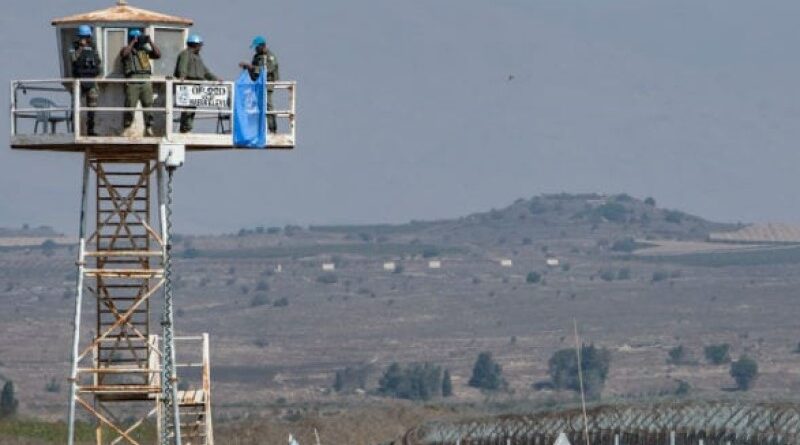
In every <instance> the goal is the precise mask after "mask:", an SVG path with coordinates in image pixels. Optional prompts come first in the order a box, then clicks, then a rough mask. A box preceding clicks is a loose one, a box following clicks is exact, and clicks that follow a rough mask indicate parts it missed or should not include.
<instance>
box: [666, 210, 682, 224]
mask: <svg viewBox="0 0 800 445" xmlns="http://www.w3.org/2000/svg"><path fill="white" fill-rule="evenodd" d="M684 216H686V215H685V214H684V213H683V212H679V211H677V210H667V211H665V212H664V221H666V222H668V223H673V224H680V223H681V222H683V217H684Z"/></svg>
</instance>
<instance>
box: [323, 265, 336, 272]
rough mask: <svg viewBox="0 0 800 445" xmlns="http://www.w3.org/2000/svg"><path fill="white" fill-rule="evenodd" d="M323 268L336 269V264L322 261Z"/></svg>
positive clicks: (330, 270)
mask: <svg viewBox="0 0 800 445" xmlns="http://www.w3.org/2000/svg"><path fill="white" fill-rule="evenodd" d="M322 270H324V271H326V272H332V271H334V270H336V265H335V264H333V263H322Z"/></svg>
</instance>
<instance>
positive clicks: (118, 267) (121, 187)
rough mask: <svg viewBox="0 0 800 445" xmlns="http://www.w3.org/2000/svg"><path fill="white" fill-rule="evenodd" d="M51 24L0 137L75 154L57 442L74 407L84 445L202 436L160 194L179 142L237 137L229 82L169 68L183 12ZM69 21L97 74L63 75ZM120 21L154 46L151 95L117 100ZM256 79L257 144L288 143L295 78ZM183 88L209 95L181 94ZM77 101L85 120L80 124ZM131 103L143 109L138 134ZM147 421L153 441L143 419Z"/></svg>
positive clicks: (194, 147)
mask: <svg viewBox="0 0 800 445" xmlns="http://www.w3.org/2000/svg"><path fill="white" fill-rule="evenodd" d="M52 25H53V26H54V28H55V31H56V32H55V37H56V44H57V49H58V60H59V62H60V70H61V72H60V75H59V76H58V77H56V76H54V78H51V79H45V80H14V81H12V82H11V95H10V98H11V107H10V110H11V111H10V113H11V115H10V118H11V134H10V145H11V147H12V148H14V149H19V150H44V151H46V150H50V151H62V152H74V153H78V154H80V155H81V156H82V157H83V171H82V188H81V199H80V225H79V248H78V258H77V269H78V270H77V286H76V292H75V301H74V303H75V315H74V320H73V329H74V330H73V334H72V335H73V342H72V350H71V353H72V354H71V355H72V361H71V368H70V370H69V376H68V378H69V382H70V390H69V412H68V426H69V428H68V431H69V432H68V438H67V444H68V445H72V444H73V443H74V442H75V424H76V421H77V419H78V418H79V417H80V418H83V419H90V420H91V421H92V422H93V423H94V425H95V440H96V443H97V445H103V444H120V443H121V444H132V445H139V444H142V445H143V444H146V443H158V444H161V445H167V444H169V445H173V444H174V445H180V444H183V445H186V444H191V445H197V444H202V445H213V443H214V435H213V427H212V419H211V382H210V378H211V376H210V366H209V363H210V358H209V345H208V339H209V336H208V334H206V333H199V334H194V335H192V334H183V332H182V333H181V334H182V335H181V336H178V335H176V333H175V331H174V326H175V325H174V308H173V305H174V304H175V303H181V302H182V301H186V300H182V298H181V297H176V296H174V295H173V286H172V272H171V258H170V235H171V230H172V225H171V209H170V206H171V203H172V194H171V191H172V178H173V172H174V171H175V170H176V169H177V168H178V167H180V166H182V165H183V164H184V161H185V155H186V153H187V152H188V153H190V152H192V151H198V150H235V149H236V147H235V146H234V138H233V136H232V134H231V133H232V131H231V122H233V120H234V119H233V118H232V117H233V115H234V111H233V110H234V100H235V97H234V94H235V88H234V83H233V82H227V81H219V82H209V81H180V80H178V79H173V78H171V77H170V76H171V75H172V73H173V71H174V67H175V63H176V59H177V56H178V53H179V52H180V51H182V50H183V49H185V47H186V41H187V38H188V35H189V30H190V28H191V26H192V20H191V19H188V18H183V17H175V16H171V15H167V14H162V13H159V12H154V11H148V10H144V9H140V8H135V7H133V6H131V5H128V4H127V2H126V1H124V0H118V1H117V3H116V5H114V6H112V7H110V8H107V9H102V10H98V11H92V12H87V13H81V14H75V15H71V16H67V17H63V18H58V19H55V20H53V21H52ZM82 25H89V26H90V27H91V28H92V31H93V32H92V35H93V45H94V46H95V48H96V50H97V52H98V54H99V56H100V58H101V61H102V63H101V64H100V67H99V70H100V74H99V77H97V78H91V79H87V78H73V77H71V76H72V73H71V68H72V61H71V58H70V49H71V48H73V45H74V42H75V39H76V33H77V31H78V28H79V27H80V26H82ZM131 29H139V30H142V32H143V33H144V34H146V35H148V36H150V38H151V39H152V40H153V41H155V42H157V44H158V46H159V47H160V50H161V58H160V59H157V60H153V63H152V76H151V77H150V79H148V80H146V82H149V83H151V84H152V88H153V98H154V102H153V105H152V106H151V107H145V108H143V107H142V106H141V105H140V104H137V106H136V107H135V108H126V107H125V106H124V104H125V99H124V88H125V84H126V83H128V82H131V80H130V79H126V78H125V76H124V74H123V64H122V62H121V60H120V51H121V50H122V48H123V47H125V46H126V45H127V42H128V40H127V39H128V33H129V30H131ZM87 82H90V83H94V84H96V86H97V91H98V93H99V94H98V97H97V105H96V106H93V107H90V106H87V105H86V103H85V99H86V97H85V94H82V91H83V89H84V88H82V87H85V86H86V83H87ZM268 85H269V87H271V89H272V90H273V91H274V93H273V95H274V99H275V103H274V107H273V109H272V110H270V111H267V112H266V114H270V115H274V116H275V117H276V120H277V122H278V129H277V132H275V133H270V134H269V135H268V136H267V145H266V147H264V148H266V149H284V150H286V149H292V148H294V146H295V89H296V84H295V82H293V81H284V82H270V83H268ZM179 93H180V94H179ZM194 96H196V97H204V98H209V97H210V98H212V99H213V100H208V101H206V102H201V103H203V104H205V105H198V102H197V101H195V102H187V97H189V98H191V97H194ZM186 110H190V111H191V112H193V113H195V114H196V116H197V117H196V119H195V129H194V131H193V132H191V133H180V132H179V131H178V122H179V117H180V114H181V113H182V112H186ZM126 112H128V113H131V112H132V113H133V115H134V119H133V124H132V126H131V127H132V128H133V131H128V132H126V131H123V130H124V129H123V114H124V113H126ZM89 113H92V115H91V116H92V117H93V120H94V128H93V131H88V130H87V125H86V121H87V118H88V117H89V116H90V115H89ZM143 113H150V114H152V115H153V116H154V120H153V124H152V127H151V128H152V130H153V132H152V133H151V134H148V135H145V132H144V131H143V130H144V128H143V122H144V119H143ZM126 134H127V135H126ZM159 306H160V307H161V308H162V309H161V310H160V311H157V309H158V307H159ZM87 309H88V311H87ZM157 314H160V315H161V316H160V317H157ZM155 318H158V320H155ZM176 346H177V348H176ZM153 423H154V424H155V425H156V428H157V430H158V434H157V436H158V437H157V440H155V441H154V440H153V439H152V437H150V438H149V439H148V438H147V437H148V436H147V434H145V433H146V431H145V430H146V429H147V428H143V426H144V425H148V424H153Z"/></svg>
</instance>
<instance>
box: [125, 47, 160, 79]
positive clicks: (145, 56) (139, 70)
mask: <svg viewBox="0 0 800 445" xmlns="http://www.w3.org/2000/svg"><path fill="white" fill-rule="evenodd" d="M122 68H123V70H124V72H125V76H126V77H131V76H141V75H150V74H153V66H152V64H151V63H150V52H149V51H146V50H137V49H132V50H131V53H130V54H129V55H128V56H127V57H123V60H122Z"/></svg>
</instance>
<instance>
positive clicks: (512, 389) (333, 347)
mask: <svg viewBox="0 0 800 445" xmlns="http://www.w3.org/2000/svg"><path fill="white" fill-rule="evenodd" d="M603 199H605V200H606V201H603V200H602V199H600V198H598V197H592V199H583V198H575V197H568V196H566V197H565V196H562V197H557V198H535V199H533V200H521V201H518V202H516V203H514V204H513V205H511V206H509V207H507V208H504V209H500V210H495V211H491V212H486V213H481V214H475V215H469V216H466V217H464V218H459V219H455V220H448V221H439V222H430V223H424V224H416V225H415V224H410V225H407V226H403V227H401V228H398V227H390V228H386V227H384V226H380V225H379V226H362V227H339V228H317V229H315V230H306V229H299V228H292V229H291V230H289V229H283V230H280V231H277V232H276V231H274V230H273V231H272V233H268V231H266V230H262V231H258V230H249V231H243V232H242V235H218V236H183V237H178V238H176V241H177V244H176V246H175V250H176V252H177V254H178V255H177V256H178V258H177V259H176V262H175V268H176V270H175V272H176V277H177V281H176V283H175V284H176V292H175V298H176V305H177V313H176V329H177V330H178V333H179V335H180V334H195V333H199V332H209V333H210V334H211V348H212V350H211V356H212V372H211V378H212V381H213V382H214V406H215V413H216V416H217V418H218V419H219V423H218V426H219V427H220V434H234V433H232V432H231V433H224V432H223V431H234V430H235V429H236V428H238V427H236V426H231V427H230V428H229V429H226V428H228V425H235V424H241V422H245V423H246V422H249V421H253V427H252V428H253V429H254V431H259V432H258V433H257V434H256V433H254V434H253V436H252V438H251V439H247V440H251V442H247V441H244V440H245V439H244V438H242V439H241V440H242V441H241V442H223V443H242V444H249V443H256V442H254V440H255V438H256V437H257V436H258V435H263V434H272V431H277V432H276V433H275V434H284V433H286V431H288V429H291V428H295V427H297V426H296V425H295V424H293V423H292V421H291V419H294V418H296V417H297V416H295V415H293V414H292V413H291V412H290V411H292V410H295V411H296V410H297V409H298V408H296V407H312V406H325V407H330V406H345V407H346V408H343V409H341V408H337V409H327V408H326V409H319V410H314V409H305V408H304V410H303V411H302V413H301V414H302V415H301V416H300V417H299V419H311V420H308V425H311V426H313V425H323V426H324V427H325V428H326V431H327V429H328V428H330V430H329V431H328V432H326V435H330V437H332V438H335V440H334V441H331V442H329V443H350V442H347V440H349V439H348V436H346V434H347V431H341V432H335V429H334V427H335V426H337V425H351V424H348V423H347V422H349V421H350V420H348V421H347V422H345V421H344V420H341V421H337V420H336V419H352V421H353V422H358V421H360V420H361V419H364V422H365V425H364V427H363V428H364V431H366V432H365V433H364V434H363V437H365V438H369V439H370V440H372V439H378V440H382V439H380V438H381V437H385V436H390V435H391V434H389V433H392V434H393V433H395V432H397V431H402V430H403V428H406V427H409V426H410V425H411V424H412V423H414V422H416V421H417V420H419V419H422V418H429V417H432V416H433V417H435V416H437V415H440V414H441V415H450V414H449V411H448V410H449V408H447V407H449V406H451V405H450V403H453V404H458V405H459V406H467V407H469V406H484V405H486V403H487V395H486V394H483V393H481V392H480V391H478V390H476V389H474V388H471V387H470V386H469V385H468V384H467V382H468V380H469V378H470V375H471V372H472V366H473V364H474V361H475V359H476V356H477V355H478V354H479V353H480V352H482V351H491V352H492V353H493V355H494V356H495V358H496V359H497V360H498V362H499V363H500V364H501V365H502V367H503V373H504V375H505V377H506V379H507V380H508V383H509V390H508V391H507V392H503V393H500V394H495V395H492V396H491V397H488V398H490V399H492V400H493V401H494V403H508V406H509V407H510V406H513V405H515V404H517V403H521V402H525V403H531V404H535V405H541V404H554V403H563V402H569V401H571V400H573V398H574V394H571V393H566V394H565V393H559V392H554V391H551V390H547V389H541V386H536V387H534V384H536V383H540V382H543V381H546V380H547V379H548V360H549V358H550V357H551V355H552V354H553V353H554V352H555V351H557V350H559V349H562V348H568V347H570V346H571V345H572V343H573V340H572V332H571V330H572V320H573V319H576V320H577V321H578V323H579V326H580V328H581V333H582V336H583V338H584V340H585V341H586V342H592V343H595V344H597V345H598V346H602V347H606V348H608V349H609V350H610V351H611V356H612V365H611V370H610V372H609V378H608V381H607V382H606V386H605V389H604V391H603V397H604V398H608V399H620V400H629V399H642V398H649V397H659V396H663V395H665V394H669V393H670V392H674V391H676V389H677V387H678V382H679V381H685V382H687V383H688V384H689V385H690V390H689V391H690V395H691V396H692V397H708V398H715V397H720V396H724V395H726V394H728V393H729V389H730V388H731V387H732V385H733V381H732V379H731V377H730V375H729V369H728V367H727V365H712V364H709V363H707V362H706V361H705V360H704V358H703V348H704V347H705V346H707V345H709V344H717V343H728V344H730V345H731V351H732V357H733V358H734V359H735V358H737V357H738V356H739V355H742V354H747V355H749V356H751V357H753V358H755V359H756V360H757V361H758V363H759V378H758V380H757V383H756V385H755V387H754V388H753V389H752V390H751V392H750V393H749V396H752V397H755V398H763V399H768V398H776V397H782V396H783V395H784V394H786V393H792V392H797V391H800V378H799V377H800V375H798V371H797V370H798V369H800V354H796V353H795V352H793V351H794V350H795V348H796V346H797V343H798V341H800V336H799V335H798V334H797V332H796V325H797V322H796V320H797V317H798V314H796V313H795V312H794V311H793V308H794V307H795V304H794V300H795V295H796V289H797V288H798V286H800V274H798V264H797V261H796V260H797V259H798V258H800V248H797V247H788V248H783V249H777V250H776V249H770V250H763V251H747V252H745V251H735V252H731V253H724V254H722V253H707V254H702V255H701V254H684V255H670V256H669V257H667V256H663V257H662V258H657V259H653V258H642V257H639V256H637V255H635V254H628V253H620V252H619V251H615V250H614V249H613V246H614V245H615V244H616V243H617V242H618V241H620V240H626V239H642V240H648V242H650V241H653V242H654V243H655V242H656V241H657V240H672V241H684V242H693V243H696V242H702V241H704V240H705V236H706V235H707V233H708V231H710V230H716V231H718V230H722V229H725V228H727V227H728V226H726V225H722V224H715V223H710V222H707V221H703V220H702V219H700V218H697V217H692V216H688V215H683V214H681V215H678V216H676V214H675V213H667V212H665V211H663V210H662V209H657V208H655V207H653V206H649V205H645V204H643V203H642V202H640V201H636V200H632V198H631V199H623V198H614V197H607V198H603ZM602 202H605V204H602ZM608 204H615V205H608ZM603 206H605V207H603ZM597 209H602V210H597ZM604 215H605V216H604ZM609 218H611V219H609ZM431 259H438V260H440V261H441V264H442V267H441V269H430V268H429V267H428V261H429V260H431ZM500 259H511V260H512V262H513V265H511V266H510V267H503V266H501V264H500ZM548 259H550V260H552V259H557V260H558V263H559V265H558V266H556V267H551V266H547V264H546V260H548ZM389 260H391V261H394V262H396V264H397V265H398V266H400V267H399V270H398V271H397V272H396V273H392V272H389V271H385V270H383V267H382V266H383V262H384V261H389ZM74 261H75V257H74V252H73V251H70V250H69V248H66V247H55V248H53V249H51V250H47V251H46V250H45V249H43V248H41V247H39V248H30V249H16V250H8V251H2V250H0V326H2V332H3V336H2V339H0V375H1V376H3V377H4V379H10V380H13V381H14V383H15V384H16V386H17V393H18V394H17V397H18V398H19V400H20V415H21V416H23V417H28V418H40V417H41V418H61V417H62V416H63V413H64V402H65V400H66V397H65V390H66V381H65V376H66V375H67V371H68V364H67V363H68V360H69V353H68V351H69V347H70V338H69V335H70V320H71V317H72V311H73V301H72V295H73V292H74V289H73V286H74V277H75V269H74ZM326 262H334V263H336V270H335V271H334V272H332V273H331V272H325V271H323V270H322V267H321V266H322V264H323V263H326ZM278 265H280V266H281V268H280V272H276V270H277V266H278ZM709 266H714V267H709ZM530 272H536V273H538V274H539V275H540V276H541V280H539V281H538V282H529V280H528V279H527V276H528V275H529V273H530ZM655 277H659V279H658V280H656V279H654V278H655ZM85 303H86V304H85V306H84V308H83V310H84V311H85V312H84V313H85V314H90V315H87V316H86V318H85V320H84V321H85V323H84V325H83V326H82V329H83V333H84V338H88V337H89V336H91V334H92V331H93V330H94V329H95V327H94V326H93V324H92V323H93V321H94V317H93V315H91V314H94V311H95V310H96V307H95V304H96V302H94V301H91V300H88V299H87V300H86V302H85ZM160 303H161V302H160V299H157V300H154V303H153V304H152V307H153V314H152V315H151V317H152V320H153V322H152V324H153V326H154V329H158V327H157V320H158V316H159V314H158V310H159V309H158V308H159V307H160ZM678 345H683V346H684V347H685V348H686V349H687V350H688V351H689V353H690V355H691V358H692V360H691V362H692V363H695V364H692V365H680V366H678V365H674V364H669V363H667V360H666V359H667V353H668V351H669V350H670V349H671V348H673V347H675V346H678ZM394 361H397V362H401V363H409V362H424V361H430V362H433V363H436V364H437V365H440V366H442V367H443V368H446V369H448V370H449V371H450V372H451V374H452V376H453V386H454V391H455V396H454V398H453V400H452V401H451V402H448V404H445V405H441V401H434V402H435V403H437V404H438V405H434V406H432V407H427V406H425V405H414V404H410V405H408V404H404V403H399V404H397V405H395V404H393V403H389V404H388V405H386V404H387V403H388V402H387V401H386V399H384V398H382V397H379V396H377V395H374V390H375V388H376V387H377V385H378V381H379V379H380V377H381V374H382V372H383V370H384V369H385V368H386V367H387V366H388V365H389V364H390V363H392V362H394ZM345 367H365V368H366V369H368V376H367V379H366V385H365V388H364V390H365V391H364V392H363V393H361V392H358V393H354V392H352V391H350V392H346V393H336V392H335V391H333V389H332V385H333V381H334V376H335V373H336V372H337V371H339V370H342V369H344V368H345ZM54 379H55V381H56V382H58V383H60V386H59V387H53V386H52V385H50V384H49V383H50V382H51V381H53V380H54ZM57 386H58V385H57ZM442 406H444V408H443V407H442ZM393 410H394V411H393ZM359 413H360V414H359ZM381 413H383V414H381ZM295 414H296V413H295ZM373 415H374V416H379V415H380V416H385V417H375V418H373V417H370V416H373ZM246 416H249V417H246ZM392 416H395V417H396V418H398V419H405V420H402V421H398V422H394V421H391V420H390V419H391V418H392ZM254 419H258V420H254ZM264 419H267V420H264ZM370 419H372V420H370ZM380 419H385V420H380ZM328 422H331V423H328ZM378 422H383V423H385V424H386V425H387V429H386V430H385V431H384V430H381V431H380V434H379V433H378V432H375V433H372V432H369V428H370V427H371V426H372V425H374V424H376V423H378ZM262 424H263V425H267V426H268V428H269V432H267V431H260V430H258V428H260V426H259V425H262ZM23 425H24V423H23ZM326 425H329V426H326ZM7 428H12V426H8V427H7ZM13 428H22V429H21V430H19V431H20V432H19V433H14V434H18V435H20V436H23V435H25V434H28V435H30V434H34V433H33V432H27V433H25V432H24V431H34V432H35V431H36V428H35V426H31V427H25V428H29V429H28V430H26V429H25V428H23V426H19V425H15V426H13ZM53 428H57V425H55V426H53ZM264 428H267V427H266V426H264ZM303 428H305V429H304V430H303V431H306V432H307V431H308V428H307V427H303ZM353 428H355V427H353ZM312 429H313V428H312ZM15 431H16V430H15ZM306 432H304V433H303V434H306ZM82 434H84V433H82ZM379 436H380V437H379ZM0 437H2V436H0ZM82 437H83V436H82ZM231 437H233V436H231ZM276 437H277V436H276ZM304 437H305V436H304ZM26 440H27V439H26ZM30 440H47V439H46V437H30ZM231 440H234V439H231ZM3 443H5V442H3Z"/></svg>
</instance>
